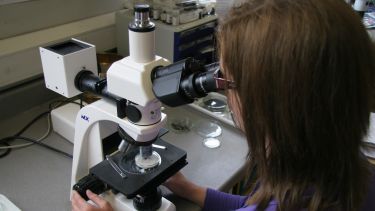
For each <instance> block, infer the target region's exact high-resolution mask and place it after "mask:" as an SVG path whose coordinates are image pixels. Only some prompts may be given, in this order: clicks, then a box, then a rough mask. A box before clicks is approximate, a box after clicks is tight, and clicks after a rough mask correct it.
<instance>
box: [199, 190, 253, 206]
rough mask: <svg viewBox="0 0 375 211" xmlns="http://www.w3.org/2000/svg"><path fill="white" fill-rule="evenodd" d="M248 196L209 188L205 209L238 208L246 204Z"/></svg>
mask: <svg viewBox="0 0 375 211" xmlns="http://www.w3.org/2000/svg"><path fill="white" fill-rule="evenodd" d="M247 198H248V197H247V196H237V195H232V194H228V193H223V192H220V191H216V190H213V189H209V188H208V189H207V192H206V199H205V201H204V206H203V211H210V210H214V211H219V210H236V209H239V208H241V207H243V206H244V204H245V202H246V199H247Z"/></svg>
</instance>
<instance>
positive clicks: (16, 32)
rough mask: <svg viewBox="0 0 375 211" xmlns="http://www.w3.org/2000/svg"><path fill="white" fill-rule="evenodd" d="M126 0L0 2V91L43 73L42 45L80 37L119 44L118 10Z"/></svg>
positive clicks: (101, 43)
mask: <svg viewBox="0 0 375 211" xmlns="http://www.w3.org/2000/svg"><path fill="white" fill-rule="evenodd" d="M124 2H125V0H32V1H26V2H20V3H14V4H2V5H1V4H0V76H1V77H0V91H2V90H5V89H8V88H10V87H13V86H14V85H17V84H20V83H23V82H24V81H28V80H30V79H32V78H35V77H40V76H41V73H42V69H41V62H40V58H39V53H38V47H39V46H44V45H47V44H50V43H53V42H57V41H61V40H64V39H69V38H71V37H76V38H80V39H82V40H85V41H87V42H91V43H93V44H95V45H97V49H98V50H99V51H103V50H107V49H110V48H114V47H116V45H115V30H114V24H115V19H114V11H117V10H119V9H122V8H123V7H124Z"/></svg>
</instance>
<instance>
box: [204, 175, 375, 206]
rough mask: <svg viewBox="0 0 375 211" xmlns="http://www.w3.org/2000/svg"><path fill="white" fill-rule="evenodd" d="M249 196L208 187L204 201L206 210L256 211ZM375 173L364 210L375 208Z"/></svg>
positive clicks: (273, 203)
mask: <svg viewBox="0 0 375 211" xmlns="http://www.w3.org/2000/svg"><path fill="white" fill-rule="evenodd" d="M247 198H248V196H238V195H232V194H228V193H223V192H220V191H216V190H213V189H207V192H206V199H205V201H204V207H203V210H204V211H219V210H225V211H227V210H237V211H256V210H257V209H256V208H257V205H250V206H248V205H246V204H245V203H246V200H247ZM374 199H375V174H374V176H373V177H372V181H371V183H370V186H369V192H368V194H367V197H366V199H365V202H364V204H363V208H362V209H361V210H362V211H374V210H375V200H374ZM276 210H277V202H276V201H275V200H272V201H271V202H270V203H269V204H268V207H267V209H266V211H276Z"/></svg>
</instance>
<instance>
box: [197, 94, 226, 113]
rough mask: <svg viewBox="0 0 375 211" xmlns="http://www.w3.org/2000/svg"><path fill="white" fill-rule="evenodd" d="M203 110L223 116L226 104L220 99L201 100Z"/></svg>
mask: <svg viewBox="0 0 375 211" xmlns="http://www.w3.org/2000/svg"><path fill="white" fill-rule="evenodd" d="M203 108H205V109H207V110H209V111H211V112H213V113H216V114H221V115H224V114H225V112H226V110H227V103H226V102H225V101H224V100H221V99H217V98H208V99H204V100H203Z"/></svg>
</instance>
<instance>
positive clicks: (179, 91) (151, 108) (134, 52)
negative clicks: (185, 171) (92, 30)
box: [40, 5, 230, 211]
mask: <svg viewBox="0 0 375 211" xmlns="http://www.w3.org/2000/svg"><path fill="white" fill-rule="evenodd" d="M149 9H150V8H149V6H148V5H137V6H136V7H135V8H134V10H135V20H134V22H133V23H130V24H129V44H130V45H129V46H130V48H129V50H130V56H128V57H126V58H123V59H122V60H119V61H117V62H115V63H114V64H112V65H111V67H110V68H109V69H108V71H107V78H106V79H100V78H99V77H97V73H96V71H97V69H96V59H95V46H93V45H90V44H88V43H85V42H82V41H79V40H75V39H72V40H70V41H65V42H62V43H58V44H54V45H51V46H48V47H44V48H42V47H41V48H40V54H41V58H42V65H43V72H44V75H45V82H46V87H47V88H49V89H51V90H53V91H55V92H57V93H59V94H61V95H64V96H65V97H74V96H75V95H77V94H80V93H82V92H83V91H89V92H93V93H94V94H98V95H101V96H103V99H101V100H99V101H96V102H94V103H92V104H89V105H87V106H85V107H83V108H81V110H80V111H79V112H78V115H77V117H76V122H75V136H74V152H73V165H72V177H71V186H72V189H74V190H77V191H78V193H79V194H80V195H81V196H82V197H84V198H85V199H86V200H87V199H88V198H87V196H86V190H87V189H90V190H94V191H93V192H95V193H98V194H101V195H102V197H104V198H105V199H106V200H107V201H109V202H110V203H111V205H112V206H113V208H114V209H115V210H142V211H143V210H166V211H172V210H175V206H174V205H173V204H172V203H171V202H169V201H168V200H166V199H164V198H162V195H161V191H160V189H159V188H158V186H159V185H161V184H162V183H163V182H164V181H165V180H167V179H168V178H169V177H171V176H173V175H174V174H175V173H177V172H178V171H179V170H180V169H182V168H183V167H184V166H185V165H187V162H186V152H185V151H183V150H181V149H179V148H177V147H175V146H173V145H171V144H169V143H167V142H165V141H163V140H162V139H161V138H160V137H161V136H162V134H164V132H163V127H164V126H165V123H166V121H167V116H166V115H165V114H164V113H162V112H161V106H162V104H161V102H163V103H164V104H166V105H169V106H173V107H174V106H180V105H185V104H188V103H191V102H193V101H194V100H195V99H197V98H201V97H204V96H206V95H207V93H209V92H213V91H219V90H223V89H222V88H223V87H224V88H225V87H229V86H227V85H228V84H230V83H229V82H228V81H226V80H225V79H222V78H220V75H219V74H218V73H219V67H218V65H217V64H215V65H213V66H212V65H210V66H203V65H202V64H201V63H200V62H199V61H196V60H194V59H192V58H189V59H186V60H183V61H179V62H177V63H174V64H169V62H168V61H167V60H165V59H163V58H161V57H158V56H156V55H155V45H154V39H155V38H154V37H155V34H154V33H155V25H154V24H153V23H151V22H150V19H149V17H148V15H149V11H150V10H149ZM160 101H161V102H160ZM114 133H117V134H118V135H119V136H120V138H121V139H122V142H121V144H120V145H119V147H118V149H119V150H117V151H116V152H115V153H112V154H106V153H105V152H104V150H103V139H104V138H106V137H108V136H109V135H112V134H114ZM126 142H127V145H126ZM153 143H155V144H157V145H159V146H158V147H154V144H153ZM125 145H126V146H127V147H126V148H125V147H124V146H125ZM129 146H134V147H133V148H132V149H131V150H129V149H128V147H129ZM110 190H112V191H110ZM131 199H133V200H131Z"/></svg>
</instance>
